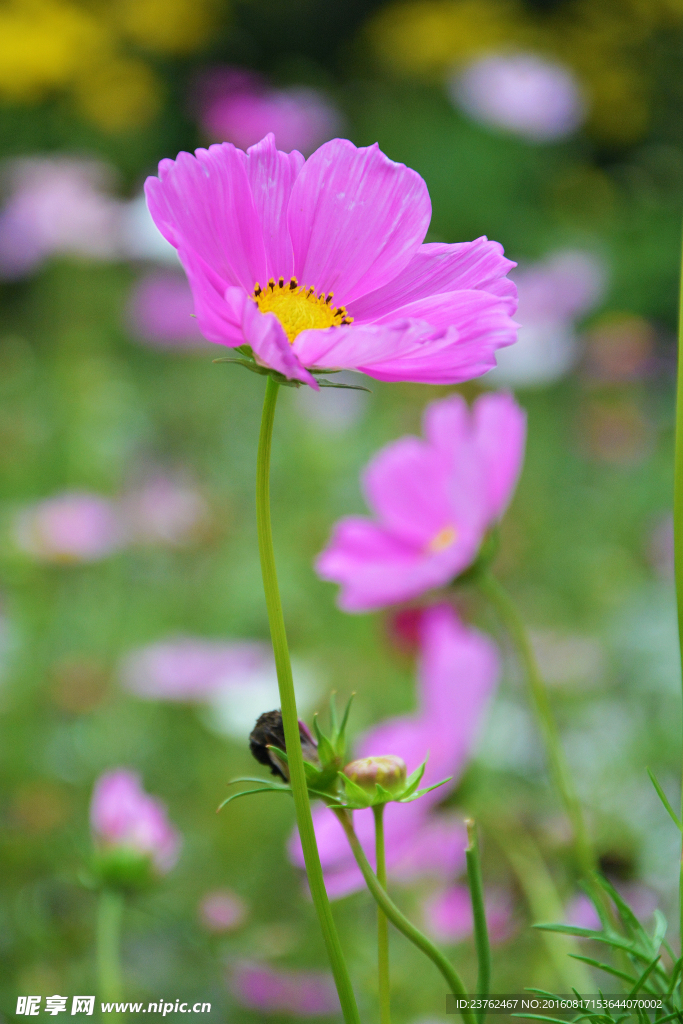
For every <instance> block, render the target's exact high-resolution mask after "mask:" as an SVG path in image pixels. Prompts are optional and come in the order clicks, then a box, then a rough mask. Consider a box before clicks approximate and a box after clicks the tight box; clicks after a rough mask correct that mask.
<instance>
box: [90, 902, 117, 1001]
mask: <svg viewBox="0 0 683 1024" xmlns="http://www.w3.org/2000/svg"><path fill="white" fill-rule="evenodd" d="M122 914H123V894H122V893H120V892H118V891H117V890H116V889H102V891H101V892H100V899H99V903H98V905H97V932H96V943H95V948H96V953H97V987H98V991H99V995H100V999H101V1000H103V1001H104V1002H106V1003H117V1002H120V1001H121V993H122V991H123V988H122V983H121V950H120V947H121V916H122ZM109 1017H111V1018H112V1019H113V1016H112V1015H111V1014H110V1015H109Z"/></svg>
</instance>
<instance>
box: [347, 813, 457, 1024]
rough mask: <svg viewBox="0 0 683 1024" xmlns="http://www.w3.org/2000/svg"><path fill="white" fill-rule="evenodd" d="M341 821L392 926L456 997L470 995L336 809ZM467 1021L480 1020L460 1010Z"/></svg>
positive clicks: (349, 820) (361, 867)
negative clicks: (387, 886) (386, 886)
mask: <svg viewBox="0 0 683 1024" xmlns="http://www.w3.org/2000/svg"><path fill="white" fill-rule="evenodd" d="M334 813H335V814H336V815H337V818H338V819H339V821H340V823H341V826H342V828H343V829H344V832H345V833H346V838H347V839H348V841H349V845H350V847H351V849H352V851H353V855H354V857H355V858H356V863H357V864H358V867H359V868H360V869H361V872H362V874H363V878H364V879H365V884H366V885H367V887H368V889H369V890H370V892H371V893H372V895H373V896H374V898H375V901H376V902H377V904H378V905H379V906H380V907H381V908H382V910H383V911H384V913H385V914H386V916H387V917H388V918H389V920H390V921H391V923H392V924H393V925H394V926H395V927H396V928H398V930H399V931H400V932H403V934H404V935H405V937H406V938H407V939H410V941H411V942H412V943H413V944H414V945H415V946H417V948H418V949H420V950H422V952H423V953H424V954H425V955H426V956H428V957H429V959H430V960H431V961H432V963H433V964H435V965H436V967H437V968H438V970H439V971H441V974H442V975H443V977H444V978H445V980H446V984H447V985H448V988H449V989H450V991H451V992H452V994H453V995H454V996H458V997H459V996H466V995H467V989H466V988H465V986H464V985H463V983H462V981H461V979H460V976H459V975H458V973H457V971H456V970H455V968H454V967H453V965H452V964H451V963H450V961H449V960H447V959H446V957H445V956H444V955H443V953H442V952H441V951H440V950H439V949H437V947H436V946H435V945H434V944H433V943H432V942H430V941H429V939H428V938H427V936H426V935H423V934H422V932H421V931H419V929H417V928H416V927H415V925H414V924H412V923H411V922H410V921H409V920H408V918H407V917H406V916H405V915H404V914H402V913H401V911H400V910H399V909H398V907H397V906H396V904H395V903H394V902H393V901H392V900H391V899H390V898H389V896H388V895H387V893H386V890H385V889H383V888H382V886H381V885H380V883H379V881H378V880H377V876H376V875H375V872H374V871H373V870H372V868H371V867H370V862H369V861H368V858H367V857H366V856H365V851H364V850H363V847H362V846H361V844H360V841H359V839H358V836H357V835H356V832H355V829H354V827H353V822H352V821H351V817H350V815H349V814H348V812H347V811H344V810H335V812H334ZM460 1013H461V1015H462V1018H463V1020H464V1021H465V1022H466V1024H477V1018H476V1017H475V1015H474V1011H473V1010H461V1011H460Z"/></svg>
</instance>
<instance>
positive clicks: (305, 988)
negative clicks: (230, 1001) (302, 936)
mask: <svg viewBox="0 0 683 1024" xmlns="http://www.w3.org/2000/svg"><path fill="white" fill-rule="evenodd" d="M229 980H230V989H231V991H232V994H233V995H234V997H235V999H236V1000H237V1001H238V1002H239V1003H241V1005H242V1006H247V1007H249V1009H251V1010H256V1011H257V1012H259V1013H277V1014H286V1015H288V1016H289V1015H291V1016H293V1017H324V1016H328V1015H332V1014H338V1013H339V998H338V996H337V992H336V989H335V987H334V983H333V981H332V975H331V974H329V973H328V972H327V971H294V970H291V971H276V970H274V969H273V968H272V967H269V966H268V965H267V964H264V963H253V962H251V961H246V960H241V961H238V962H237V963H236V964H234V965H233V966H232V969H231V971H230V977H229Z"/></svg>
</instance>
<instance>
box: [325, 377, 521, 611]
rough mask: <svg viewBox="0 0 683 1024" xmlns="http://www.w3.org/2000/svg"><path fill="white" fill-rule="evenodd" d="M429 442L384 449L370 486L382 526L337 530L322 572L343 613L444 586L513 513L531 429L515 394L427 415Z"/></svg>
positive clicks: (444, 406) (446, 402)
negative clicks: (510, 507)
mask: <svg viewBox="0 0 683 1024" xmlns="http://www.w3.org/2000/svg"><path fill="white" fill-rule="evenodd" d="M424 432H425V435H426V437H425V440H421V439H420V438H417V437H404V438H401V439H400V440H398V441H395V442H393V443H392V444H389V445H387V447H386V448H383V449H382V451H380V452H379V453H378V454H377V455H376V456H375V457H374V459H373V460H372V461H371V462H370V464H369V465H368V467H367V468H366V470H365V473H364V477H363V484H364V490H365V497H366V500H367V503H368V505H369V506H370V508H371V509H372V510H373V512H374V513H375V515H376V517H377V521H376V522H374V521H373V520H370V519H366V518H363V517H361V516H349V517H347V518H345V519H342V520H341V521H340V522H339V523H338V524H337V526H336V528H335V530H334V533H333V535H332V539H331V541H330V543H329V545H328V547H327V548H326V549H325V550H324V551H323V552H322V554H321V555H320V557H319V558H318V561H317V564H316V569H317V571H318V574H319V575H320V576H322V577H323V579H326V580H331V581H332V582H334V583H340V584H341V586H342V591H341V595H340V597H339V606H340V608H343V609H344V611H347V612H365V611H370V610H372V609H373V608H381V607H383V606H385V605H388V604H394V603H396V602H397V601H405V600H408V599H410V598H413V597H416V596H417V595H418V594H421V593H424V591H426V590H429V589H431V588H432V587H437V586H443V585H444V584H446V583H448V582H449V581H450V580H452V579H453V578H454V577H455V576H457V575H459V574H460V573H461V572H463V570H464V569H466V568H467V567H468V566H469V565H470V564H471V563H472V561H473V560H474V558H475V557H476V555H477V552H478V550H479V547H480V545H481V542H482V540H483V538H484V535H485V533H486V531H487V530H488V529H489V527H490V526H492V525H493V523H495V522H496V520H498V519H499V518H500V516H501V515H502V514H503V512H504V511H505V509H506V507H507V504H508V502H509V500H510V498H511V496H512V492H513V490H514V488H515V484H516V483H517V477H518V475H519V471H520V469H521V465H522V460H523V457H524V440H525V433H526V421H525V416H524V413H523V411H522V410H521V409H520V407H519V406H518V405H517V403H516V402H515V400H514V399H513V398H512V397H511V396H510V395H506V394H486V395H482V396H481V397H480V398H478V399H477V400H476V402H475V403H474V405H473V407H472V410H471V412H470V411H469V410H468V408H467V403H466V402H465V400H464V399H463V398H462V397H461V396H460V395H451V396H450V397H449V398H445V399H443V400H442V401H439V402H433V403H432V404H431V405H429V406H428V407H427V410H426V412H425V417H424Z"/></svg>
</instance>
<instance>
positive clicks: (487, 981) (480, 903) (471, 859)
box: [465, 818, 491, 1024]
mask: <svg viewBox="0 0 683 1024" xmlns="http://www.w3.org/2000/svg"><path fill="white" fill-rule="evenodd" d="M465 825H466V826H467V839H468V844H467V849H466V850H465V859H466V861H467V882H468V884H469V887H470V897H471V900H472V918H473V920H474V942H475V945H476V947H477V965H478V974H477V995H478V996H487V995H488V994H489V989H490V988H491V947H490V944H489V933H488V927H487V925H486V910H485V907H484V887H483V885H482V880H481V864H480V862H479V842H478V840H477V827H476V825H475V823H474V821H472V819H471V818H468V819H467V820H466V821H465ZM485 1018H486V1011H485V1010H480V1011H479V1013H478V1014H477V1019H478V1021H479V1024H483V1022H484V1020H485Z"/></svg>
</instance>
